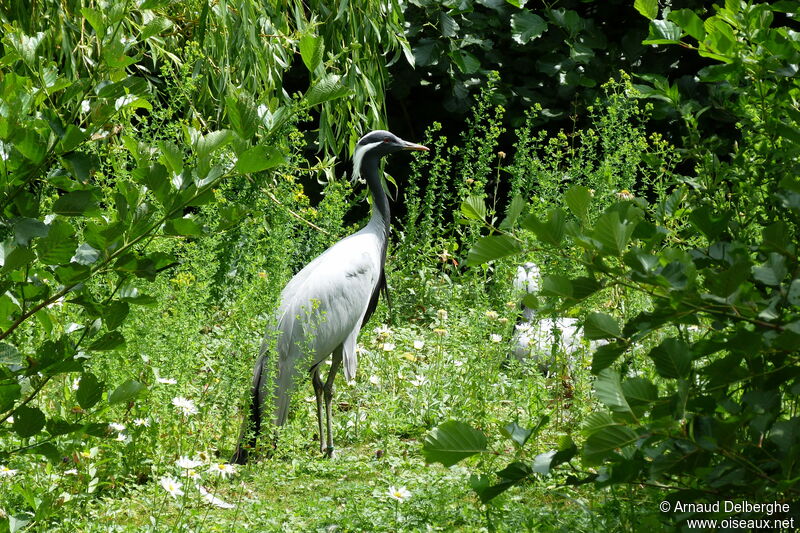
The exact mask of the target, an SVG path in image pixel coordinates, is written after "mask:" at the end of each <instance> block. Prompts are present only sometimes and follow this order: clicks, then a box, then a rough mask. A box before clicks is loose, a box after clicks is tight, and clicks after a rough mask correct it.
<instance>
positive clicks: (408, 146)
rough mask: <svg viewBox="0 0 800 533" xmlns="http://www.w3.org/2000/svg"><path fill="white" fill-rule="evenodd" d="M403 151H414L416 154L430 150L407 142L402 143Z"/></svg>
mask: <svg viewBox="0 0 800 533" xmlns="http://www.w3.org/2000/svg"><path fill="white" fill-rule="evenodd" d="M403 150H415V151H418V152H429V151H430V149H429V148H428V147H427V146H422V145H421V144H414V143H410V142H408V141H403Z"/></svg>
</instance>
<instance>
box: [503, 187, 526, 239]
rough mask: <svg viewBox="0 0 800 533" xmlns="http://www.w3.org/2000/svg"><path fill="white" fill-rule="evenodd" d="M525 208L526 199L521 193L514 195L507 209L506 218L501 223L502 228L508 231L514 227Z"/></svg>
mask: <svg viewBox="0 0 800 533" xmlns="http://www.w3.org/2000/svg"><path fill="white" fill-rule="evenodd" d="M523 209H525V200H523V199H522V196H520V195H516V196H514V198H512V199H511V203H510V204H509V205H508V209H506V216H505V218H504V219H503V221H502V222H501V223H500V229H502V230H506V231H508V230H510V229H511V228H513V227H514V224H515V223H516V222H517V219H518V218H519V215H520V214H521V213H522V210H523Z"/></svg>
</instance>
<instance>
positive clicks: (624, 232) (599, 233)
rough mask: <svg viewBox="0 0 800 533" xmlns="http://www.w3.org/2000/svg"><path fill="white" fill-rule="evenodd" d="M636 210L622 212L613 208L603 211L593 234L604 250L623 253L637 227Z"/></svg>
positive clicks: (615, 253)
mask: <svg viewBox="0 0 800 533" xmlns="http://www.w3.org/2000/svg"><path fill="white" fill-rule="evenodd" d="M635 215H636V212H630V211H629V212H627V213H622V214H621V212H620V211H619V210H616V209H613V210H609V211H606V212H605V213H603V214H602V215H601V216H600V218H599V219H597V223H596V224H595V227H594V232H593V233H592V236H593V237H594V238H595V239H596V240H597V241H598V242H599V243H600V244H601V245H602V251H603V252H605V253H609V254H612V255H621V254H622V252H623V251H625V247H626V246H627V244H628V241H629V240H630V238H631V235H632V234H633V230H634V229H635V228H636V225H637V223H638V220H637V219H636V217H635Z"/></svg>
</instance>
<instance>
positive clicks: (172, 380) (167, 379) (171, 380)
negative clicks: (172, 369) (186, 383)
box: [156, 378, 178, 385]
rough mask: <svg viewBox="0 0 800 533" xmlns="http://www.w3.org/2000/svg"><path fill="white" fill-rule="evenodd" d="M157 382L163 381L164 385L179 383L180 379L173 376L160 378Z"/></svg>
mask: <svg viewBox="0 0 800 533" xmlns="http://www.w3.org/2000/svg"><path fill="white" fill-rule="evenodd" d="M156 382H157V383H161V384H162V385H175V384H176V383H178V380H176V379H173V378H158V379H157V380H156Z"/></svg>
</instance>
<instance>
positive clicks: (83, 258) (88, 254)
mask: <svg viewBox="0 0 800 533" xmlns="http://www.w3.org/2000/svg"><path fill="white" fill-rule="evenodd" d="M99 258H100V251H99V250H95V249H94V248H92V247H91V246H90V245H89V244H87V243H83V244H81V245H80V246H78V249H77V250H75V255H73V256H72V259H71V261H72V262H73V263H77V264H79V265H91V264H92V263H94V262H95V261H97V260H98V259H99Z"/></svg>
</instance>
